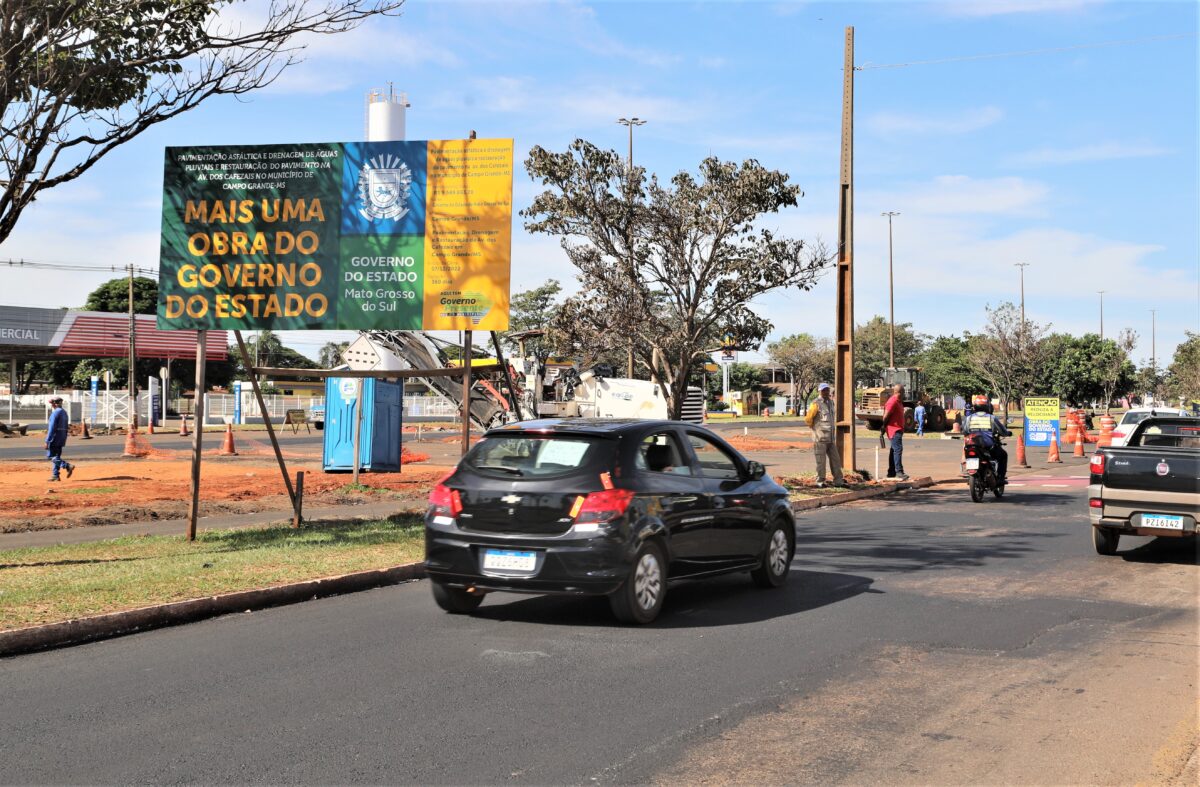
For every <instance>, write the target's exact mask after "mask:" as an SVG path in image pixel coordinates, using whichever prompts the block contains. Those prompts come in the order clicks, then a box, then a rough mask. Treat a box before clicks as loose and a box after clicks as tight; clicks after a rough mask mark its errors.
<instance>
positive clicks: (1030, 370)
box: [967, 302, 1049, 419]
mask: <svg viewBox="0 0 1200 787" xmlns="http://www.w3.org/2000/svg"><path fill="white" fill-rule="evenodd" d="M987 316H988V321H987V325H985V326H984V328H983V332H982V333H980V334H976V335H974V336H971V337H970V339H969V341H968V346H967V362H968V363H969V364H970V365H971V367H972V369H973V370H974V371H975V372H976V373H977V374H978V375H979V376H980V377H981V378H982V379H983V380H984V381H986V382H987V384H988V386H989V387H990V388H991V389H992V391H994V392H995V393H996V395H997V396H999V397H1000V401H1001V403H1002V406H1003V407H1004V417H1005V419H1007V418H1008V406H1009V403H1010V402H1011V401H1012V400H1013V399H1017V398H1022V399H1023V398H1024V397H1025V396H1026V395H1028V394H1029V393H1030V392H1031V391H1032V390H1033V386H1034V381H1035V379H1036V378H1037V372H1038V367H1039V366H1040V365H1041V362H1042V351H1043V344H1042V339H1043V338H1044V337H1045V335H1046V331H1047V329H1048V327H1049V326H1041V325H1038V324H1037V323H1035V322H1032V321H1030V320H1022V319H1021V312H1020V310H1019V309H1018V308H1017V307H1016V306H1014V305H1013V304H1011V303H1007V302H1006V303H1001V304H1000V305H999V306H997V307H996V308H995V309H991V308H989V309H987Z"/></svg>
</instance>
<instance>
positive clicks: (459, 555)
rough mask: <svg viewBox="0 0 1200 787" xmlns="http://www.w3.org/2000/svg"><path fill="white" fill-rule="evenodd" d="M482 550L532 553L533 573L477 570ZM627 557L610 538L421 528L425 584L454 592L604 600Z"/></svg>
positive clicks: (480, 566) (625, 569)
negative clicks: (440, 585) (516, 535)
mask: <svg viewBox="0 0 1200 787" xmlns="http://www.w3.org/2000/svg"><path fill="white" fill-rule="evenodd" d="M488 548H493V549H505V550H518V551H527V552H534V553H535V554H536V556H537V557H536V564H535V568H534V570H533V571H497V570H485V569H484V568H483V557H484V552H485V550H487V549H488ZM631 561H632V554H631V553H630V551H629V550H628V549H627V548H626V546H625V545H624V544H623V543H622V542H621V541H620V540H619V539H616V538H613V537H609V536H604V535H597V536H594V537H591V538H561V537H554V538H536V537H530V538H514V537H512V536H490V535H488V534H485V533H471V532H468V531H459V530H457V529H455V530H448V529H445V528H441V527H439V528H434V527H429V526H427V527H426V528H425V570H426V573H427V574H428V575H429V577H430V578H431V579H435V580H438V581H441V582H445V583H447V584H449V585H452V586H457V587H476V588H480V589H482V590H504V591H510V592H514V593H555V594H569V595H605V594H608V593H612V592H613V591H615V590H617V589H618V588H619V587H621V584H622V583H623V582H624V581H625V578H626V577H627V576H628V575H629V570H630V566H631Z"/></svg>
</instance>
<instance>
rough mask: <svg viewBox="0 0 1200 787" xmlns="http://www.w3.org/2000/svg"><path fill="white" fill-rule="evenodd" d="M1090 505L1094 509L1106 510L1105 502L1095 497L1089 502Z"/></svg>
mask: <svg viewBox="0 0 1200 787" xmlns="http://www.w3.org/2000/svg"><path fill="white" fill-rule="evenodd" d="M1088 505H1089V506H1091V507H1092V508H1104V501H1103V500H1101V499H1100V498H1098V497H1093V498H1091V499H1090V500H1088Z"/></svg>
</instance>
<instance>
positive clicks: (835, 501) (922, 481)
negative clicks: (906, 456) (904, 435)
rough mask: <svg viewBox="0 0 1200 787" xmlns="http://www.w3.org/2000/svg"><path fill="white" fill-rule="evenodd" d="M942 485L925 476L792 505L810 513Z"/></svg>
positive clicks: (797, 501)
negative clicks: (909, 490) (815, 510)
mask: <svg viewBox="0 0 1200 787" xmlns="http://www.w3.org/2000/svg"><path fill="white" fill-rule="evenodd" d="M939 483H943V482H942V481H934V480H933V479H932V478H930V477H928V476H926V477H925V478H917V479H914V480H912V481H901V482H900V483H898V484H888V485H887V486H884V487H880V488H877V489H859V490H856V491H854V492H842V493H840V494H836V495H828V496H826V497H814V498H812V499H810V500H796V501H794V502H793V503H792V510H793V511H812V510H813V509H816V508H825V507H827V506H836V505H839V504H841V503H852V502H854V501H855V500H868V499H870V498H872V497H883V496H884V495H892V494H895V493H896V492H900V491H902V490H905V489H925V488H926V487H930V486H933V485H934V484H939Z"/></svg>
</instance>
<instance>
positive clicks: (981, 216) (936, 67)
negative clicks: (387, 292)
mask: <svg viewBox="0 0 1200 787" xmlns="http://www.w3.org/2000/svg"><path fill="white" fill-rule="evenodd" d="M261 5H262V4H261V3H258V2H251V3H249V4H248V8H247V9H240V10H239V11H238V12H239V13H253V11H254V9H255V8H258V7H261ZM1197 7H1198V6H1197V4H1195V3H1192V2H1171V3H1149V2H1136V3H1132V2H1127V3H1106V2H1088V1H1087V0H1061V1H1057V0H1045V2H1035V1H1034V0H1012V1H1010V2H1006V1H1004V0H976V1H975V2H928V3H836V4H825V3H765V2H764V3H755V2H742V3H732V2H728V3H726V2H722V3H717V2H711V3H696V2H693V3H684V2H657V3H649V2H642V3H632V2H630V3H610V2H596V3H590V4H588V3H573V2H571V3H482V4H470V3H462V2H440V3H430V2H410V4H409V5H407V6H406V9H405V12H404V14H403V15H402V16H401V17H399V18H396V19H384V20H373V21H371V22H369V23H368V24H366V25H365V26H364V27H363V28H361V29H359V30H357V31H355V32H353V33H351V34H347V35H345V36H340V37H336V38H323V39H320V40H317V41H314V42H312V45H311V46H310V47H309V49H308V53H307V60H306V62H305V63H303V64H302V65H300V66H297V67H295V68H293V69H291V70H289V71H287V72H286V73H285V74H284V75H283V76H282V77H281V78H280V79H279V80H278V82H277V83H276V84H274V85H273V86H271V87H270V88H268V89H266V90H264V91H261V92H259V93H256V94H252V95H251V96H249V97H247V98H245V99H243V100H241V101H235V100H219V101H214V102H209V103H207V104H205V105H203V106H202V107H201V108H200V109H198V110H195V111H193V112H191V113H188V114H187V115H184V116H182V117H180V118H178V119H176V120H173V121H170V122H168V123H166V124H163V125H161V126H160V127H158V128H156V129H154V130H153V131H151V132H150V133H147V134H145V135H143V136H141V137H140V138H138V139H137V140H136V141H134V142H133V143H130V144H128V145H126V146H125V147H123V148H122V149H120V150H119V151H118V152H116V153H114V154H113V155H111V156H110V157H108V158H107V159H106V160H105V161H103V162H102V163H101V164H100V165H98V166H96V167H95V168H94V169H93V170H92V171H91V172H90V173H88V174H87V175H86V176H85V177H84V178H82V179H80V180H79V181H76V182H75V183H73V184H70V185H67V186H64V187H60V188H57V189H54V190H53V191H51V192H47V193H46V194H44V195H43V196H41V197H39V199H38V201H37V203H36V206H35V207H34V208H33V209H31V210H30V211H27V212H26V213H25V215H24V216H23V218H22V220H21V223H20V225H19V226H18V228H17V230H16V232H15V233H14V234H13V235H12V236H11V237H10V238H9V239H8V240H7V241H6V242H5V243H4V244H3V246H2V247H0V259H7V258H24V259H30V260H37V261H49V262H87V263H110V262H111V263H113V264H117V265H125V264H128V263H129V262H133V263H135V264H137V265H139V266H145V267H154V266H156V265H157V260H158V234H159V221H160V204H161V202H160V200H161V196H160V195H161V188H162V152H163V148H164V147H165V146H167V145H201V144H255V143H272V142H306V141H351V140H357V139H361V138H362V137H363V134H364V132H363V120H364V96H365V93H366V91H367V90H368V89H369V88H372V87H379V86H382V85H385V84H386V83H387V82H389V81H390V82H392V83H394V84H395V86H396V89H397V90H399V91H404V92H406V93H407V94H408V96H409V99H410V101H411V102H412V108H411V109H410V110H409V115H408V137H409V138H410V139H444V138H453V137H462V136H465V135H466V134H467V132H468V131H470V130H472V129H474V130H476V131H478V133H479V135H480V136H481V137H507V136H511V137H514V138H515V140H516V151H517V157H518V159H523V158H524V154H525V152H527V151H528V150H529V148H530V147H532V146H533V145H535V144H538V145H542V146H544V147H548V148H551V149H557V150H561V149H563V148H564V147H565V146H566V145H567V144H569V142H570V141H571V140H573V139H574V138H576V137H583V138H586V139H588V140H590V141H592V142H594V143H597V144H599V145H602V146H606V147H612V148H615V149H617V150H620V151H624V150H625V146H626V143H627V137H626V131H625V129H624V127H622V126H618V125H617V124H616V122H615V120H616V118H618V117H622V116H626V117H627V116H631V115H636V116H638V117H642V118H646V119H647V120H648V123H647V124H646V125H645V126H642V127H640V128H638V129H637V130H636V131H635V141H634V157H635V159H636V161H637V163H638V164H639V165H641V166H646V167H648V168H649V169H650V170H651V171H652V172H655V173H657V174H658V175H659V176H660V177H663V178H667V177H670V175H672V174H673V173H675V172H676V171H678V170H680V169H694V168H695V165H696V164H697V163H698V162H699V161H700V160H701V159H702V158H703V157H705V156H707V155H710V154H711V155H715V156H719V157H721V158H724V159H733V160H739V161H740V160H742V159H745V158H756V159H758V160H759V161H761V162H762V163H763V164H764V165H766V166H769V167H772V168H776V169H780V170H783V171H785V172H787V173H789V174H790V175H791V177H792V179H793V181H794V182H796V183H797V184H799V185H800V186H801V187H802V188H803V189H804V191H805V197H804V198H803V199H802V200H801V204H800V206H799V207H798V208H795V209H790V210H788V211H787V212H785V213H781V214H778V215H773V216H768V217H766V218H765V219H764V220H763V224H764V226H769V227H771V228H773V229H777V230H778V231H780V232H784V233H788V234H791V235H792V236H795V237H801V238H806V239H814V238H817V237H820V238H822V239H824V240H825V241H826V242H828V243H830V244H833V243H834V242H835V241H836V238H837V229H836V215H837V181H838V141H839V134H840V119H841V78H842V74H841V63H842V46H843V30H844V28H845V26H847V25H853V26H854V27H855V31H856V58H855V60H856V62H857V63H858V64H859V65H863V66H868V67H867V68H865V69H864V70H862V71H860V72H858V73H857V77H856V126H857V133H856V140H855V144H856V150H855V152H856V159H855V174H856V191H857V204H856V212H855V223H856V255H855V256H856V319H857V320H858V321H859V322H863V321H865V320H866V319H868V318H870V317H871V316H872V315H874V314H884V315H886V314H887V294H888V290H887V222H886V219H884V218H882V217H881V216H880V213H881V212H882V211H885V210H893V211H899V212H900V214H901V215H900V216H898V217H896V219H895V265H896V292H895V300H896V319H897V321H899V322H912V323H913V324H914V326H915V327H916V329H917V330H919V331H921V332H924V333H928V334H932V335H938V334H959V333H961V332H962V331H964V330H978V329H979V328H980V327H981V326H982V325H983V322H984V319H985V314H984V307H985V306H986V305H988V304H992V305H995V304H997V303H999V302H1000V301H1003V300H1011V301H1013V302H1016V301H1017V300H1018V297H1019V288H1018V282H1019V280H1018V272H1017V269H1016V268H1015V267H1014V263H1016V262H1028V263H1030V265H1029V267H1028V268H1026V271H1025V285H1026V310H1027V314H1028V316H1029V318H1030V319H1033V320H1037V321H1039V322H1043V323H1047V322H1048V323H1052V327H1053V329H1054V330H1061V331H1069V332H1072V333H1083V332H1085V331H1096V330H1098V328H1099V321H1100V315H1099V311H1100V308H1099V302H1100V296H1099V295H1097V294H1096V291H1097V290H1102V289H1103V290H1107V293H1106V295H1105V296H1104V303H1105V315H1104V323H1105V334H1106V335H1110V336H1111V335H1115V334H1116V332H1117V331H1118V330H1119V329H1121V328H1124V327H1130V328H1133V329H1134V330H1136V331H1138V333H1139V334H1140V335H1141V340H1140V342H1139V346H1138V348H1137V349H1136V350H1135V352H1134V356H1135V360H1137V361H1139V362H1141V361H1142V360H1143V359H1145V360H1147V361H1148V359H1149V355H1150V319H1151V317H1150V311H1149V310H1150V309H1157V310H1158V320H1157V322H1158V332H1157V336H1158V342H1157V348H1158V356H1159V363H1160V365H1165V363H1166V362H1168V361H1169V359H1170V356H1171V353H1172V352H1173V350H1174V347H1175V345H1176V344H1177V343H1178V342H1180V341H1182V340H1183V338H1184V331H1185V330H1190V331H1197V330H1200V235H1198V230H1197V227H1198V223H1197V217H1198V216H1200V194H1198V191H1200V155H1198V144H1200V143H1198V139H1200V134H1198V129H1200V124H1198V116H1197V101H1198V95H1200V87H1198V84H1197V71H1198V60H1197V38H1196V33H1197V24H1198V17H1197ZM1147 39H1152V40H1147ZM1128 41H1134V43H1127V44H1123V45H1111V46H1088V45H1094V44H1103V43H1107V42H1128ZM1045 49H1055V50H1060V51H1055V52H1047V53H1041V54H1030V55H1024V56H1010V57H997V58H983V59H959V60H951V61H950V62H940V63H929V64H914V65H909V66H905V67H896V68H881V67H871V66H883V65H892V64H903V63H918V61H929V60H943V59H948V58H966V57H971V56H976V55H988V54H994V53H1011V52H1026V51H1029V50H1045ZM518 172H519V176H518V178H517V182H516V183H515V185H514V197H515V202H516V206H517V208H523V207H525V206H526V205H528V204H529V202H530V200H531V199H532V197H533V195H534V194H535V193H536V189H535V187H534V185H533V184H532V183H531V182H530V181H529V179H528V178H527V177H526V176H524V174H523V172H524V171H523V169H521V168H520V167H519V166H518ZM514 223H515V232H514V240H513V268H512V271H513V289H514V291H516V290H520V289H526V288H529V287H533V286H537V285H538V284H540V283H542V282H543V281H544V280H545V279H546V278H548V277H554V278H558V279H559V280H560V281H562V282H563V283H564V285H565V286H566V287H567V288H568V289H572V288H573V287H574V278H573V272H572V268H571V267H570V265H569V263H567V261H566V259H565V256H564V255H563V253H562V252H561V250H560V249H559V248H558V245H557V243H556V242H555V241H554V240H552V239H548V238H543V237H533V236H530V235H528V234H527V233H525V232H524V230H523V229H522V228H521V220H520V219H519V218H518V219H516V220H515V222H514ZM972 275H975V276H977V277H979V278H976V279H974V280H972V281H968V278H969V277H971V276H972ZM3 277H4V281H5V282H6V287H5V289H6V290H8V292H9V293H10V295H9V298H8V299H6V302H9V303H14V302H15V301H14V300H13V297H14V296H13V295H12V293H15V292H22V291H25V292H28V296H27V297H26V296H22V298H21V301H22V302H23V303H24V305H35V306H50V307H57V306H77V305H79V304H82V302H83V300H84V299H85V297H86V294H87V292H88V291H90V290H91V289H93V288H94V287H95V286H96V285H98V284H99V283H100V282H102V281H103V280H104V279H105V278H106V277H105V276H103V275H95V276H93V275H91V274H74V273H72V274H61V273H48V272H44V271H42V272H33V271H25V272H15V271H12V270H11V269H8V270H4V273H3ZM757 306H758V308H759V309H760V311H761V313H763V314H765V315H766V316H767V317H769V318H770V319H771V320H772V321H773V322H774V323H775V326H776V329H775V333H774V335H773V336H772V338H778V337H779V336H782V335H785V334H788V333H793V332H798V331H807V332H811V333H814V334H817V335H826V336H831V335H832V333H833V328H834V322H833V314H834V287H833V277H832V275H828V276H826V278H825V280H823V282H822V283H821V284H820V285H819V286H818V287H817V288H816V289H815V290H813V291H811V292H808V293H796V292H789V293H776V294H772V295H770V296H767V297H764V298H763V299H762V300H761V302H760V303H758V304H757ZM329 338H332V337H331V336H330V335H327V334H321V333H309V334H306V333H292V334H288V335H286V336H285V340H286V341H287V343H289V344H291V345H293V346H295V347H296V348H297V349H300V350H302V351H305V352H308V353H309V354H310V355H315V354H316V348H317V347H319V346H320V344H321V343H323V342H324V341H326V340H328V339H329ZM752 357H753V356H752Z"/></svg>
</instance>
